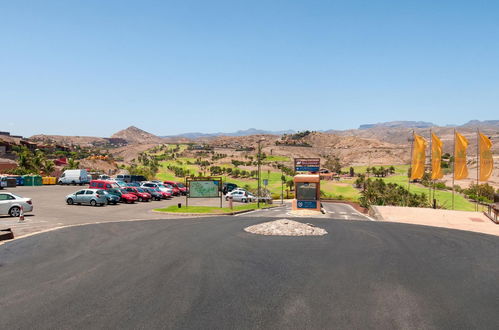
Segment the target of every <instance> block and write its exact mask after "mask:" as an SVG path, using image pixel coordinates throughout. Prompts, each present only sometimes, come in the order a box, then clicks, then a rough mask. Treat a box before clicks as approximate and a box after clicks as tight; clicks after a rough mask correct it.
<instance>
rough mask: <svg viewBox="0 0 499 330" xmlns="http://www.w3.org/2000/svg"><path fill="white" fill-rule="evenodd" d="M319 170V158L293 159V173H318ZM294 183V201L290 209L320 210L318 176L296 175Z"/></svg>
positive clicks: (319, 180) (319, 181) (319, 182)
mask: <svg viewBox="0 0 499 330" xmlns="http://www.w3.org/2000/svg"><path fill="white" fill-rule="evenodd" d="M320 169H321V159H320V158H295V172H313V173H318V172H319V171H320ZM293 181H294V183H295V199H294V200H293V203H292V209H293V210H295V211H297V210H303V209H305V210H315V211H320V210H321V189H320V184H321V179H320V175H319V174H297V175H295V177H294V179H293Z"/></svg>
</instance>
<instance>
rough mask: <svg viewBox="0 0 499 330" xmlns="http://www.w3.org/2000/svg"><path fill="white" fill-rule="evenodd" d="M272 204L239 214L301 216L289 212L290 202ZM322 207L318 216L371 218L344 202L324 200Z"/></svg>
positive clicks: (340, 218)
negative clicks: (269, 206) (322, 211)
mask: <svg viewBox="0 0 499 330" xmlns="http://www.w3.org/2000/svg"><path fill="white" fill-rule="evenodd" d="M274 206H279V207H277V208H270V209H262V210H258V211H254V212H251V213H248V214H245V213H243V214H241V215H240V216H242V217H246V216H248V215H250V214H251V217H264V218H265V217H277V218H290V219H291V218H303V217H300V216H297V215H295V214H293V213H292V212H291V203H285V204H284V205H282V206H281V204H280V201H274ZM323 207H324V209H325V210H326V213H325V214H319V215H318V216H317V217H318V218H326V219H337V220H371V219H370V218H369V217H367V216H366V215H364V214H362V213H360V212H358V211H357V210H355V209H354V208H353V207H352V206H350V205H348V204H344V203H328V202H324V203H323ZM307 218H308V217H307Z"/></svg>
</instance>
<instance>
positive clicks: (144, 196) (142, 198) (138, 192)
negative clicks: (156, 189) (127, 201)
mask: <svg viewBox="0 0 499 330" xmlns="http://www.w3.org/2000/svg"><path fill="white" fill-rule="evenodd" d="M125 190H126V191H128V192H129V193H130V194H132V195H135V196H137V199H138V201H139V202H149V201H150V200H151V194H149V193H147V192H145V191H144V190H142V189H141V188H136V187H126V188H125Z"/></svg>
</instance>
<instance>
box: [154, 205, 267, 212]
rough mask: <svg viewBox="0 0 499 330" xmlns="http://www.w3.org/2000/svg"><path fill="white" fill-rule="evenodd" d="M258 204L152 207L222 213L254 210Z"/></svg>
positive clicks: (171, 210) (166, 209)
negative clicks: (231, 206)
mask: <svg viewBox="0 0 499 330" xmlns="http://www.w3.org/2000/svg"><path fill="white" fill-rule="evenodd" d="M267 207H270V206H268V205H265V204H260V208H267ZM257 208H258V205H257V204H256V203H250V204H243V205H235V206H234V207H233V208H232V209H230V208H228V207H222V208H220V207H216V206H187V207H182V208H178V207H177V206H176V205H172V206H168V207H165V208H162V209H154V211H159V212H174V213H214V214H223V213H231V212H235V211H245V210H256V209H257Z"/></svg>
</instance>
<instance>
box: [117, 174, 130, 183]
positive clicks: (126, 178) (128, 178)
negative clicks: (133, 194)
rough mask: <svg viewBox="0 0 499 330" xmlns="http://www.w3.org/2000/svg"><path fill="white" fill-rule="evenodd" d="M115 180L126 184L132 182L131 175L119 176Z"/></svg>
mask: <svg viewBox="0 0 499 330" xmlns="http://www.w3.org/2000/svg"><path fill="white" fill-rule="evenodd" d="M115 179H116V180H119V181H123V182H126V183H130V182H132V176H131V175H130V174H118V175H116V177H115Z"/></svg>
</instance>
